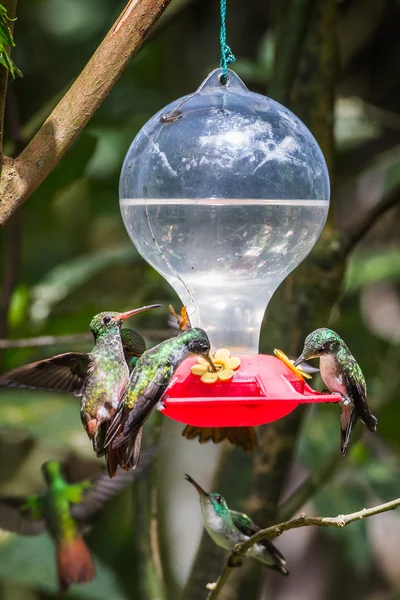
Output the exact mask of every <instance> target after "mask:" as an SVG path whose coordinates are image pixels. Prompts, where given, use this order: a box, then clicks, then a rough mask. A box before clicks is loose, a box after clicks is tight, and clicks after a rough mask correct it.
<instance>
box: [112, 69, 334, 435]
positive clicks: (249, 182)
mask: <svg viewBox="0 0 400 600" xmlns="http://www.w3.org/2000/svg"><path fill="white" fill-rule="evenodd" d="M120 203H121V211H122V217H123V220H124V223H125V227H126V229H127V231H128V233H129V235H130V238H131V240H132V242H133V243H134V245H135V246H136V248H137V250H138V251H139V252H140V254H141V255H142V256H143V258H144V259H145V260H146V261H147V262H148V263H149V264H150V265H151V266H152V267H154V268H155V269H156V270H157V271H158V272H159V273H160V274H161V275H162V276H163V277H164V278H165V279H166V280H167V281H168V282H169V283H170V284H171V285H172V287H173V288H174V289H175V291H176V292H177V294H178V295H179V297H180V298H181V300H182V303H183V304H184V305H185V306H186V307H187V310H188V313H189V315H190V320H191V324H192V325H193V326H196V327H202V328H203V329H204V330H205V331H206V332H207V333H208V335H209V337H210V341H211V344H212V346H213V347H214V348H216V349H217V348H221V347H224V348H229V350H230V351H231V352H232V353H234V354H237V355H239V357H240V359H241V365H240V368H239V369H238V370H237V371H235V374H234V376H233V378H232V379H230V380H229V381H217V382H216V383H213V384H212V385H209V384H207V383H203V381H201V379H200V378H199V377H197V376H196V375H194V374H193V373H192V372H191V367H192V365H193V364H194V362H195V359H191V358H190V359H187V360H185V361H184V362H183V363H182V364H181V366H180V367H179V369H178V370H177V372H176V374H175V377H174V378H173V380H172V381H171V383H170V386H169V388H168V389H167V391H166V394H165V397H164V403H165V408H164V414H165V415H167V416H169V417H171V418H173V419H175V420H177V421H181V422H183V423H189V424H190V425H195V426H203V427H223V426H225V427H235V426H251V425H261V424H262V423H267V422H270V421H274V420H276V419H279V418H281V417H284V416H285V415H287V414H289V413H290V412H291V411H293V410H294V409H295V408H296V406H297V405H298V404H300V403H310V402H327V401H333V402H337V401H339V400H340V396H339V395H337V394H330V395H327V394H320V393H317V392H315V391H314V390H312V389H311V388H310V387H309V386H308V385H307V383H305V381H304V380H303V379H302V378H299V377H298V375H296V373H294V372H293V371H292V370H291V369H290V368H289V367H288V366H286V365H285V364H284V363H283V362H282V361H280V360H279V359H278V358H275V357H274V356H266V355H262V354H258V345H259V337H260V329H261V324H262V319H263V316H264V312H265V309H266V307H267V305H268V303H269V300H270V299H271V297H272V295H273V293H274V292H275V290H276V289H277V287H278V286H279V285H280V283H281V282H282V281H283V280H284V279H285V278H286V277H287V275H288V274H289V273H290V272H291V271H293V269H294V268H295V267H296V266H297V265H299V264H300V263H301V262H302V261H303V260H304V258H305V257H306V256H307V255H308V253H309V252H310V251H311V249H312V248H313V246H314V245H315V243H316V242H317V240H318V238H319V235H320V233H321V231H322V229H323V227H324V224H325V221H326V217H327V214H328V209H329V175H328V169H327V166H326V163H325V160H324V157H323V154H322V152H321V150H320V148H319V146H318V144H317V142H316V140H315V139H314V137H313V136H312V135H311V133H310V131H309V130H308V129H307V127H306V126H305V125H304V124H303V123H302V122H301V121H300V120H299V119H298V118H297V117H296V116H295V115H294V114H293V113H292V112H290V111H289V110H288V109H287V108H285V107H284V106H282V105H281V104H278V103H277V102H275V101H274V100H271V99H270V98H267V97H265V96H262V95H260V94H257V93H254V92H251V91H249V90H248V89H247V87H246V86H245V85H244V83H243V82H242V81H241V79H240V78H239V77H238V76H237V75H236V74H235V73H234V72H233V71H231V70H227V71H226V76H224V71H223V70H222V69H216V70H214V71H212V72H211V73H210V74H209V75H208V77H207V78H206V79H205V81H204V82H203V83H202V84H201V86H200V88H199V89H198V90H197V91H196V92H195V93H193V94H190V95H188V96H185V97H183V98H180V99H178V100H176V101H175V102H172V103H171V104H169V105H168V106H166V107H165V108H163V109H162V110H161V111H159V112H158V113H157V114H156V115H154V116H153V117H152V118H151V119H150V120H149V121H148V122H147V123H146V124H145V125H144V127H143V128H142V129H141V130H140V132H139V133H138V135H137V136H136V138H135V139H134V141H133V143H132V145H131V147H130V148H129V151H128V153H127V156H126V158H125V162H124V165H123V168H122V173H121V179H120Z"/></svg>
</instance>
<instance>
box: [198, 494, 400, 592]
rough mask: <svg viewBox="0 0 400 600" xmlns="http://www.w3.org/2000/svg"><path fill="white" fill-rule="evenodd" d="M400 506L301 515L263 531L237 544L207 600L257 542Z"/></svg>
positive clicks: (399, 502) (395, 503) (397, 503)
mask: <svg viewBox="0 0 400 600" xmlns="http://www.w3.org/2000/svg"><path fill="white" fill-rule="evenodd" d="M399 506H400V498H397V499H396V500H391V501H390V502H386V503H385V504H380V505H379V506H374V507H373V508H363V509H362V510H359V511H357V512H354V513H350V514H348V515H338V516H337V517H307V516H306V515H300V516H299V517H297V518H296V519H291V520H290V521H284V522H283V523H279V524H278V525H272V527H267V528H266V529H261V530H260V531H259V532H258V533H256V534H255V535H253V536H252V537H250V538H249V539H248V540H247V541H246V542H244V543H243V544H237V545H236V546H235V547H234V548H233V550H232V553H231V555H230V557H229V559H228V564H227V566H226V567H225V568H224V570H223V571H222V574H221V575H220V577H219V579H218V581H217V582H216V583H215V584H208V586H207V587H208V589H210V593H209V594H208V596H207V600H215V598H217V596H218V594H219V592H220V591H221V589H222V588H223V586H224V585H225V583H226V581H227V580H228V578H229V576H230V574H231V573H232V571H233V569H234V568H235V567H236V566H239V565H240V564H241V561H242V558H243V557H244V555H245V554H246V552H247V551H248V550H249V549H250V548H251V547H252V546H254V544H257V542H259V541H260V540H262V539H264V538H267V537H268V538H270V537H277V536H279V535H281V534H282V533H283V532H284V531H289V529H297V528H298V527H311V526H314V527H346V525H350V523H354V522H355V521H360V520H361V519H366V518H368V517H373V516H375V515H379V514H381V513H384V512H387V511H389V510H395V509H396V508H398V507H399Z"/></svg>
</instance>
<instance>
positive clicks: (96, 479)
mask: <svg viewBox="0 0 400 600" xmlns="http://www.w3.org/2000/svg"><path fill="white" fill-rule="evenodd" d="M153 456H154V449H152V448H149V449H148V450H146V451H145V452H144V453H143V459H142V462H141V465H140V467H141V470H142V471H143V470H144V469H145V468H146V467H148V466H149V464H150V462H151V460H152V458H153ZM42 473H43V477H44V479H45V481H46V485H47V489H46V491H45V492H43V493H42V494H40V495H37V496H25V497H22V496H20V497H18V496H15V497H0V528H1V529H5V530H7V531H13V532H15V533H19V534H20V535H27V536H34V535H39V534H41V533H43V532H44V531H48V532H49V534H50V536H51V537H52V539H53V542H54V545H55V550H56V564H57V577H58V583H59V588H60V592H61V593H64V592H66V591H67V590H68V588H69V587H70V586H71V585H72V584H73V583H86V582H89V581H92V579H94V577H95V567H94V564H93V560H92V557H91V555H90V551H89V549H88V547H87V545H86V543H85V541H84V539H83V534H84V533H85V532H86V531H88V529H90V525H91V523H92V520H93V517H95V515H96V513H98V512H99V511H100V510H101V509H102V508H103V506H104V505H105V504H106V502H108V501H109V500H110V499H111V498H112V497H113V496H115V495H116V494H118V492H119V491H121V490H122V489H123V488H125V487H126V486H128V485H129V484H130V483H131V482H132V481H133V479H134V476H135V474H136V471H135V472H132V471H130V472H129V473H127V472H126V471H122V470H119V471H118V473H117V475H116V477H115V478H114V479H112V480H111V479H110V478H109V476H108V474H107V473H100V474H96V475H94V476H92V477H91V478H90V479H87V480H85V481H81V482H80V483H72V484H71V483H68V481H66V479H65V478H64V475H63V470H62V465H61V463H60V462H59V461H57V460H50V461H48V462H45V463H44V464H43V465H42Z"/></svg>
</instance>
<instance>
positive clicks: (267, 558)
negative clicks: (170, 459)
mask: <svg viewBox="0 0 400 600" xmlns="http://www.w3.org/2000/svg"><path fill="white" fill-rule="evenodd" d="M185 479H186V480H187V481H189V482H190V483H191V484H192V485H194V487H195V488H196V490H197V491H198V492H199V496H200V506H201V514H202V517H203V523H204V527H205V528H206V530H207V533H208V534H209V536H210V537H211V539H212V540H213V541H214V542H215V543H216V544H217V546H221V548H225V550H232V548H233V547H234V546H235V545H236V544H242V543H244V542H246V541H247V540H248V539H249V537H251V536H252V535H254V534H255V533H257V532H258V531H260V527H258V526H257V525H256V524H255V523H253V521H252V520H251V519H250V517H248V516H247V515H245V514H243V513H240V512H236V511H235V510H230V509H229V508H228V505H227V504H226V502H225V500H224V498H223V497H222V496H221V495H220V494H209V493H208V492H205V491H204V490H203V488H202V487H200V485H199V484H198V483H196V481H195V480H194V479H192V477H190V475H185ZM246 554H247V555H248V556H251V557H252V558H255V559H256V560H258V561H260V562H261V563H263V564H264V565H265V566H267V567H269V568H270V569H274V570H275V571H279V573H281V574H282V575H289V570H288V568H287V566H286V560H285V557H284V556H283V554H282V553H281V552H280V551H279V550H278V548H276V546H274V544H273V543H272V542H271V541H270V540H269V539H268V538H265V539H263V540H260V541H259V542H258V543H257V544H254V546H252V547H251V548H250V549H249V550H248V551H247V553H246Z"/></svg>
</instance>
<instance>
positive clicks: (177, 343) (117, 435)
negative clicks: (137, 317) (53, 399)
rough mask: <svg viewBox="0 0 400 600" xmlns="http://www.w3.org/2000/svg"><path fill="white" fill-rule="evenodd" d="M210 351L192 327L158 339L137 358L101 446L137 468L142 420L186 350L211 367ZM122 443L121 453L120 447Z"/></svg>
mask: <svg viewBox="0 0 400 600" xmlns="http://www.w3.org/2000/svg"><path fill="white" fill-rule="evenodd" d="M209 352H210V341H209V339H208V336H207V334H206V332H205V331H203V330H202V329H199V328H193V329H188V330H186V331H182V333H180V334H179V335H178V336H177V337H175V338H171V339H169V340H165V341H164V342H161V344H158V346H154V348H151V350H147V352H145V353H144V354H143V355H142V356H141V357H140V358H139V360H138V362H137V365H136V367H135V370H134V371H133V372H132V374H131V376H130V379H129V383H128V385H127V387H126V390H125V394H124V396H123V397H122V399H121V402H120V403H119V405H118V408H117V410H116V411H115V413H114V415H113V417H112V420H111V424H110V425H109V427H108V430H107V435H106V440H105V444H104V447H106V448H110V446H111V448H112V450H113V451H115V452H116V455H117V459H118V464H120V465H121V466H122V467H123V468H129V467H130V468H132V469H135V468H136V466H137V464H138V461H139V456H140V445H141V438H142V427H143V424H144V423H145V421H146V420H147V419H148V417H149V416H150V414H151V412H152V410H153V408H154V407H155V406H156V404H157V403H158V402H159V401H160V400H161V398H162V396H163V394H164V392H165V390H166V389H167V387H168V384H169V382H170V380H171V377H172V376H173V374H174V373H175V371H176V369H177V368H178V366H179V365H180V363H181V362H182V361H183V360H184V359H185V358H186V357H187V356H189V354H198V355H200V356H203V357H204V358H205V359H206V360H208V361H209V363H210V364H211V365H212V366H213V367H214V365H213V363H212V360H211V358H210V356H209ZM122 446H123V453H122V452H121V451H119V449H120V448H122Z"/></svg>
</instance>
